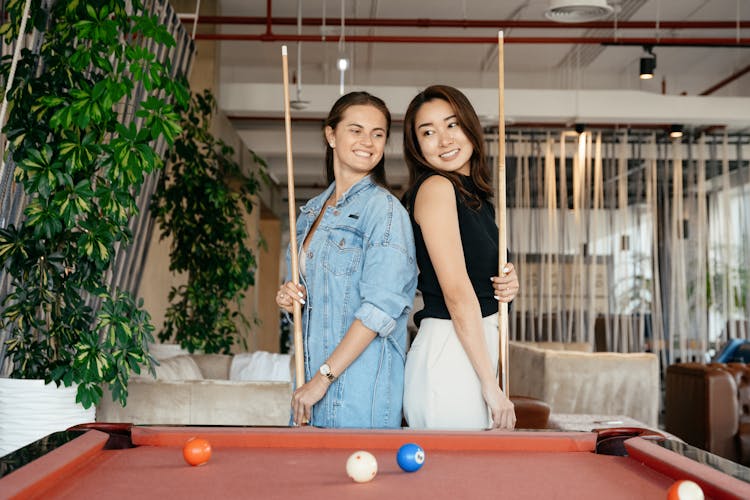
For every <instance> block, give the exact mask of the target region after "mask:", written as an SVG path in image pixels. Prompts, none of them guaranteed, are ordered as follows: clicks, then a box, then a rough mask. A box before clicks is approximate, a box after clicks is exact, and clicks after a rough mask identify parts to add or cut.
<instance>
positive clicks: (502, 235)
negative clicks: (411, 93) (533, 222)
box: [497, 31, 510, 397]
mask: <svg viewBox="0 0 750 500" xmlns="http://www.w3.org/2000/svg"><path fill="white" fill-rule="evenodd" d="M503 45H504V44H503V32H502V31H498V33H497V65H498V72H497V73H498V86H497V91H498V128H497V145H498V153H497V230H498V253H497V255H498V262H497V265H498V276H502V274H503V269H504V268H505V264H507V262H508V256H507V249H508V240H507V235H506V223H505V221H506V215H505V205H506V200H505V60H504V59H505V53H504V46H503ZM498 312H499V317H498V329H499V333H500V359H499V361H500V367H499V369H498V373H499V374H500V387H501V388H502V390H503V391H504V392H505V395H506V396H508V397H510V387H509V385H508V304H507V303H505V302H500V304H499V311H498Z"/></svg>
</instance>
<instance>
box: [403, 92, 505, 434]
mask: <svg viewBox="0 0 750 500" xmlns="http://www.w3.org/2000/svg"><path fill="white" fill-rule="evenodd" d="M404 156H405V159H406V163H407V166H408V168H409V177H410V182H409V189H408V190H407V193H406V196H405V202H406V206H407V209H408V210H409V213H410V216H411V221H412V226H413V228H414V237H415V242H416V250H417V264H418V266H419V271H420V273H419V283H418V288H419V289H420V290H421V291H422V295H423V297H424V303H425V306H424V309H423V310H421V311H419V312H418V313H417V314H416V315H415V321H416V323H417V325H418V326H419V333H418V334H417V337H416V339H415V341H414V343H413V345H412V347H411V349H410V351H409V353H408V355H407V361H406V375H405V391H404V415H405V417H406V420H407V422H408V423H409V425H410V426H411V427H418V428H443V429H480V428H488V427H490V428H506V429H512V428H513V427H514V426H515V421H516V417H515V412H514V409H513V403H511V401H510V399H508V397H507V396H506V395H505V394H504V393H503V391H502V390H501V389H500V387H499V385H498V382H497V361H498V328H497V321H498V319H497V310H498V307H497V301H501V302H510V301H511V300H513V298H514V297H515V295H516V293H517V292H518V278H517V275H516V272H515V269H514V267H513V265H512V264H510V263H509V264H507V265H506V267H505V269H504V270H503V271H504V273H503V276H499V277H498V276H494V275H495V274H496V273H497V262H498V231H497V226H496V224H495V215H494V208H493V206H492V202H491V200H490V198H491V197H492V188H491V187H490V179H491V174H490V170H489V168H488V166H487V164H486V161H485V157H484V140H483V137H482V129H481V126H480V124H479V119H478V117H477V114H476V112H475V111H474V108H473V107H472V106H471V103H470V102H469V100H468V99H467V98H466V96H464V94H462V93H461V92H460V91H458V90H457V89H455V88H453V87H448V86H443V85H435V86H431V87H429V88H427V89H425V90H424V91H423V92H421V93H420V94H418V95H417V96H416V97H415V98H414V99H413V100H412V102H411V104H409V108H408V109H407V111H406V115H405V117H404Z"/></svg>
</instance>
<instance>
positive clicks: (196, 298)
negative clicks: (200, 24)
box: [151, 90, 267, 354]
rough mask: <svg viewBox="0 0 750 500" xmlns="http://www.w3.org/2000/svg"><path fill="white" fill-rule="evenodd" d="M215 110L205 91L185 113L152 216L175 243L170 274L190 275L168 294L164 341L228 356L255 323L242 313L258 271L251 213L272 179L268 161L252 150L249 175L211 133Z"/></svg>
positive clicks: (160, 334) (163, 331)
mask: <svg viewBox="0 0 750 500" xmlns="http://www.w3.org/2000/svg"><path fill="white" fill-rule="evenodd" d="M215 108H216V102H215V99H214V97H213V95H212V94H211V93H210V92H209V91H207V90H206V91H204V92H203V93H202V94H193V96H192V99H191V102H190V105H189V106H187V107H185V108H184V109H182V110H181V119H182V120H181V125H182V130H183V131H182V133H181V134H180V135H179V136H178V137H177V139H176V141H175V144H174V147H173V148H171V149H170V154H169V158H168V165H167V167H166V169H165V175H163V176H162V177H161V179H160V182H159V185H158V186H157V189H156V192H155V193H154V196H153V199H152V202H151V212H152V214H153V216H154V217H155V218H156V220H157V221H158V223H159V226H160V228H161V236H162V238H167V237H171V239H172V243H171V248H170V254H169V255H170V270H171V271H173V272H177V273H184V274H185V275H186V277H187V283H186V284H184V285H181V286H178V287H172V289H171V290H170V293H169V301H170V304H171V305H170V306H169V308H168V309H167V312H166V320H165V325H164V329H163V330H162V331H161V332H159V339H160V340H161V341H162V342H169V341H171V342H176V343H179V344H180V346H181V347H182V348H183V349H187V350H188V351H189V352H194V351H196V350H199V351H202V352H205V353H225V354H227V353H229V350H230V348H231V347H232V345H233V344H235V343H236V342H238V341H241V340H242V337H241V336H240V335H239V330H238V323H239V324H243V325H245V326H248V325H250V321H249V320H248V318H247V315H246V314H244V313H243V312H242V310H241V308H240V307H239V303H240V301H241V299H242V298H243V297H244V292H245V290H246V289H247V288H248V287H250V286H252V285H253V284H254V283H255V270H256V268H257V261H256V258H255V254H254V253H253V251H252V249H251V248H249V246H248V239H249V235H248V232H247V229H246V226H245V215H246V214H249V213H250V212H251V211H252V210H253V199H254V197H255V195H257V194H258V192H259V190H260V188H261V181H264V180H267V176H266V164H265V162H264V161H263V159H262V158H260V157H259V156H257V155H256V154H255V153H254V152H253V151H249V154H250V157H251V159H252V161H253V163H254V164H255V166H256V167H257V169H253V170H250V171H243V169H242V168H241V166H240V165H239V164H238V163H237V161H235V159H234V150H233V149H232V148H231V147H230V146H228V145H227V144H226V143H224V141H222V140H219V139H216V138H215V137H214V136H213V135H212V133H211V130H210V127H211V117H212V113H213V112H214V110H215Z"/></svg>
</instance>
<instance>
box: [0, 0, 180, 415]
mask: <svg viewBox="0 0 750 500" xmlns="http://www.w3.org/2000/svg"><path fill="white" fill-rule="evenodd" d="M23 3H24V2H21V1H18V0H11V1H9V2H6V9H7V10H6V13H7V15H8V17H7V21H8V22H7V24H4V25H3V26H2V28H0V35H2V36H4V37H5V39H6V40H7V41H11V40H12V39H13V38H16V37H18V35H19V33H18V30H19V27H20V17H21V12H22V8H23ZM127 3H128V2H125V1H122V0H99V1H90V2H80V1H67V2H65V1H57V2H52V6H51V7H50V11H49V12H46V11H45V10H43V9H42V8H41V7H40V1H39V0H35V1H34V2H33V6H32V10H31V17H30V20H29V23H28V28H29V29H31V27H35V28H36V29H38V30H41V31H44V42H43V44H42V46H41V49H40V51H39V53H37V54H34V53H32V52H31V51H29V50H24V51H23V52H22V57H21V60H20V61H19V62H18V67H17V70H16V74H15V78H14V81H13V88H12V90H11V92H10V94H9V95H8V96H7V97H8V100H9V103H10V108H9V115H8V122H7V125H6V128H5V132H6V133H7V137H8V140H9V141H10V144H11V146H10V150H9V154H10V155H11V156H12V158H13V160H14V161H15V164H16V171H15V180H16V181H17V182H18V183H20V184H21V185H22V186H23V188H24V190H25V192H26V194H27V195H28V197H29V203H28V206H27V208H26V210H25V215H26V218H25V220H24V221H23V222H22V223H21V224H20V225H19V226H18V227H16V226H13V225H11V226H9V227H8V228H6V229H0V265H2V266H3V267H4V269H5V270H6V271H7V272H8V274H9V275H10V277H11V279H12V286H11V291H10V293H9V294H8V295H7V296H6V297H5V298H4V299H3V302H2V307H3V310H2V314H1V315H0V322H2V326H3V327H4V328H7V330H8V332H9V337H8V340H7V345H6V347H7V356H8V357H9V359H10V360H11V362H12V364H13V371H12V373H11V376H12V377H15V378H43V379H45V380H46V381H47V382H52V381H54V382H55V383H57V384H58V385H59V384H65V385H70V384H72V383H75V384H78V393H77V400H78V401H79V402H81V403H82V404H83V406H84V407H87V408H88V407H90V406H91V405H92V404H96V403H97V402H98V401H99V400H100V398H101V397H102V386H103V385H107V386H108V387H109V389H110V390H111V391H112V394H113V398H114V399H116V400H119V401H120V402H121V403H122V404H124V403H125V401H126V397H127V384H128V378H129V376H130V374H131V373H132V372H135V373H139V371H140V369H141V367H142V366H145V367H147V368H148V369H150V370H152V371H153V368H152V365H151V363H152V361H153V360H152V358H151V357H150V355H149V354H148V342H150V341H152V340H153V336H152V335H153V330H154V328H153V326H152V325H151V324H150V317H149V315H148V313H147V312H145V311H144V310H143V309H142V306H143V305H142V303H141V302H140V301H139V302H138V303H136V302H135V300H134V299H133V297H132V296H131V295H130V294H128V293H126V292H124V291H122V290H119V289H112V290H110V289H108V287H107V286H106V283H107V277H108V275H107V273H108V272H109V271H110V269H111V267H112V264H113V258H114V255H115V248H116V245H127V244H128V243H129V241H130V239H131V234H130V231H129V229H128V220H129V219H130V218H131V217H132V216H133V215H135V214H136V213H137V207H136V198H135V197H136V196H137V194H138V193H139V191H140V188H141V185H142V183H143V180H144V175H145V174H147V173H149V172H151V171H153V170H154V169H155V168H160V167H161V166H162V160H161V159H160V158H159V157H158V156H157V154H156V152H155V150H154V149H153V148H154V140H155V139H157V138H160V137H163V138H164V139H166V140H167V142H172V141H173V140H174V138H175V137H176V136H177V135H178V134H179V133H180V125H179V117H178V115H177V114H176V113H175V111H174V109H173V107H172V105H171V104H170V103H169V102H168V101H167V100H165V99H162V98H159V97H155V96H158V95H165V94H166V95H170V96H174V98H175V100H176V101H178V102H179V101H180V98H181V97H182V100H183V102H184V101H185V98H184V97H185V96H186V95H187V93H186V90H185V89H184V85H183V84H182V83H180V82H175V81H174V80H172V79H171V77H170V73H169V72H170V67H169V65H168V64H162V63H159V62H158V61H157V60H156V59H155V56H154V53H153V52H152V51H150V50H148V49H146V48H145V47H146V46H147V44H149V43H150V40H154V41H156V42H158V43H160V44H163V45H166V46H171V45H174V43H175V42H174V40H173V39H172V37H171V35H170V34H169V33H168V32H167V31H166V29H165V28H164V27H163V26H160V25H159V24H158V21H157V19H156V18H153V17H148V16H143V15H142V14H141V13H142V9H143V7H142V5H141V3H140V2H138V1H133V2H130V3H131V4H132V6H133V11H134V12H133V13H132V14H129V13H128V11H127V10H126V5H127ZM48 21H49V22H48ZM10 64H11V57H10V56H7V57H4V58H3V59H2V61H0V70H1V71H2V74H3V75H8V74H9V69H10ZM139 82H142V83H143V84H144V87H145V88H146V89H147V91H150V92H148V93H149V94H151V95H150V96H149V97H147V99H146V100H145V102H143V104H141V105H140V106H138V107H137V108H136V109H135V110H133V111H135V115H136V116H137V117H138V121H136V119H135V117H133V118H129V121H128V122H127V123H122V120H124V119H125V118H122V117H121V116H119V115H118V113H119V112H120V111H122V110H121V109H120V108H121V107H122V106H121V105H122V103H123V102H124V100H125V99H127V98H128V97H129V96H130V95H131V93H132V92H133V90H134V89H135V86H136V85H137V84H138V83H139ZM127 116H128V115H127V114H126V117H127ZM137 124H139V125H137ZM92 304H94V305H92Z"/></svg>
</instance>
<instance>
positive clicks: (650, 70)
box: [640, 45, 656, 80]
mask: <svg viewBox="0 0 750 500" xmlns="http://www.w3.org/2000/svg"><path fill="white" fill-rule="evenodd" d="M643 50H644V51H646V55H645V56H644V57H641V72H640V76H641V80H651V79H652V78H653V77H654V70H655V69H656V54H654V52H653V47H651V46H650V45H645V46H644V47H643Z"/></svg>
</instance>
